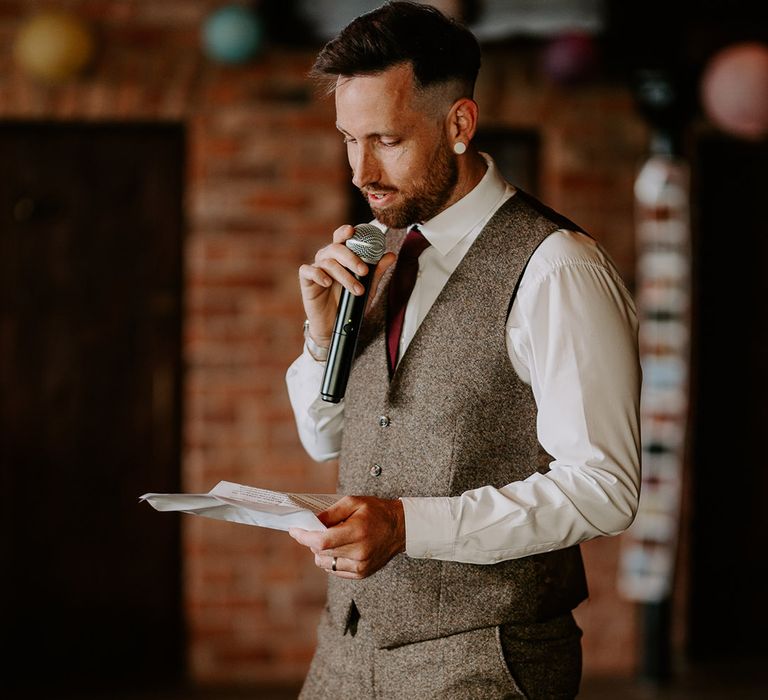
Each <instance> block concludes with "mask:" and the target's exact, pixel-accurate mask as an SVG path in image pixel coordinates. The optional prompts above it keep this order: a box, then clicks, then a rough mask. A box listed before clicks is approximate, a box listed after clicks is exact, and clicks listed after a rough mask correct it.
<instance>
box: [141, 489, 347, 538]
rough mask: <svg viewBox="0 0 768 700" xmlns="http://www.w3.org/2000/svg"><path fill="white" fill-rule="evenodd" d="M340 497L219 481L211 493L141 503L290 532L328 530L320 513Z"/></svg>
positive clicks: (152, 496)
mask: <svg viewBox="0 0 768 700" xmlns="http://www.w3.org/2000/svg"><path fill="white" fill-rule="evenodd" d="M339 498H340V496H337V495H336V494H332V493H321V494H310V493H281V492H279V491H268V490H266V489H259V488H255V487H254V486H243V485H242V484H234V483H232V482H230V481H220V482H219V483H218V484H216V486H214V487H213V488H212V489H211V490H210V491H209V492H208V493H203V494H194V493H145V494H144V495H143V496H141V498H140V500H142V501H147V503H149V504H150V505H151V506H152V507H153V508H154V509H155V510H159V511H181V512H182V513H189V514H190V515H203V516H205V517H206V518H215V519H216V520H228V521H229V522H233V523H242V524H243V525H257V526H258V527H269V528H272V529H275V530H286V531H287V530H288V529H290V528H292V527H298V528H302V529H304V530H325V529H326V527H325V525H323V523H321V522H320V520H318V518H317V513H319V512H321V511H323V510H325V509H326V508H329V507H330V506H332V505H333V504H334V503H336V501H338V500H339Z"/></svg>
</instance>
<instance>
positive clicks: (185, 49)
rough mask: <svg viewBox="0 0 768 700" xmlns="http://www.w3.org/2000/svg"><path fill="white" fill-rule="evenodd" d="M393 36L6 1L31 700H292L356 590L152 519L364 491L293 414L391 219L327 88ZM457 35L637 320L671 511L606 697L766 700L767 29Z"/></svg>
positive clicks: (512, 168)
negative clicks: (336, 63)
mask: <svg viewBox="0 0 768 700" xmlns="http://www.w3.org/2000/svg"><path fill="white" fill-rule="evenodd" d="M378 4H379V3H378V2H376V1H375V0H374V1H367V0H338V1H336V2H332V1H331V0H261V1H260V2H237V3H235V2H218V1H214V0H165V1H163V2H158V1H156V0H61V1H60V2H46V1H45V0H0V39H2V41H0V466H1V467H2V493H3V507H2V509H1V510H2V531H1V532H0V542H2V560H3V576H2V591H3V595H2V605H3V616H2V619H3V627H4V632H5V634H4V636H5V639H6V643H5V645H4V648H5V651H4V652H3V656H2V663H3V685H4V686H5V687H6V688H8V689H9V690H10V693H11V694H10V696H11V697H14V698H15V697H33V696H34V697H37V696H38V695H42V696H44V697H89V698H90V697H125V698H144V697H146V698H150V697H154V698H187V697H209V698H230V697H231V698H235V697H237V698H239V697H252V698H290V697H295V696H296V692H297V688H298V687H299V686H300V684H301V680H302V678H303V676H304V674H305V672H306V669H307V667H308V664H309V661H310V659H311V656H312V652H313V649H314V643H315V626H316V624H317V620H318V617H319V613H320V609H321V606H322V604H323V601H324V596H325V575H324V574H323V573H322V572H320V571H319V570H317V569H316V568H315V566H314V565H313V562H312V561H311V558H309V557H308V556H307V555H306V552H305V551H304V550H303V548H300V547H299V546H298V545H296V544H295V543H294V542H293V541H292V540H290V538H288V537H287V536H286V535H285V534H284V533H281V532H275V531H268V530H263V529H256V528H249V527H246V526H242V525H235V524H231V523H224V522H218V521H213V520H208V519H203V518H196V517H193V516H187V515H183V516H179V515H177V514H167V513H157V512H155V511H153V510H152V509H151V508H150V507H149V506H148V505H147V504H139V503H138V496H139V495H141V494H143V493H145V492H148V491H154V492H179V491H183V492H191V493H204V492H206V491H208V490H209V489H210V488H212V487H213V486H214V485H215V484H216V483H217V482H218V481H219V480H222V479H224V480H228V481H234V482H239V483H244V484H250V485H254V486H259V487H262V488H268V489H275V490H284V491H300V492H333V491H334V488H335V464H321V465H317V464H314V463H312V462H311V461H310V460H309V458H308V457H307V456H306V455H305V454H304V453H303V451H302V449H301V447H300V445H299V442H298V439H297V436H296V431H295V426H294V422H293V416H292V413H291V410H290V406H289V403H288V398H287V395H286V391H285V388H284V374H285V371H286V369H287V367H288V365H289V364H290V363H291V362H292V361H293V359H294V358H295V357H296V356H297V355H298V353H299V352H300V350H301V344H302V334H301V324H302V320H303V314H302V310H301V304H300V298H299V294H298V291H297V277H296V276H297V268H298V267H299V265H300V264H301V263H303V262H305V261H308V260H310V259H311V258H312V257H313V256H314V252H315V251H316V250H317V249H318V248H319V247H320V246H321V245H324V244H325V242H326V241H327V240H328V238H329V236H330V234H331V232H332V231H333V230H334V229H335V228H336V227H337V226H339V225H340V224H342V223H359V222H360V221H365V220H368V219H369V218H370V213H369V212H368V211H367V207H366V206H365V203H364V201H363V200H362V198H360V197H359V195H358V194H357V193H356V192H355V191H354V189H353V188H352V186H351V184H350V173H349V168H348V165H347V163H346V157H345V150H344V146H343V144H342V142H341V139H340V138H339V135H338V133H337V132H336V130H335V128H334V112H333V104H332V100H328V99H323V98H321V97H320V96H318V95H316V94H315V93H314V92H313V89H312V87H311V85H310V84H309V82H308V81H307V79H306V73H307V71H308V70H309V68H310V66H311V64H312V61H313V58H314V55H315V54H316V52H317V51H318V50H319V48H320V47H321V46H322V45H323V43H324V42H325V41H326V40H327V39H329V38H330V37H331V36H333V35H334V34H335V33H336V32H337V31H338V30H339V29H340V28H342V27H343V26H344V25H345V24H346V23H347V22H348V21H349V20H351V19H352V18H353V17H355V16H357V15H358V14H361V13H362V12H364V11H367V10H370V9H373V8H374V7H376V6H377V5H378ZM432 4H435V5H438V6H440V7H441V9H443V10H445V11H446V12H448V13H451V14H453V15H454V16H456V17H458V18H460V19H462V20H463V21H465V22H467V23H468V24H469V26H470V27H471V28H472V29H473V30H474V31H475V32H476V34H477V35H478V37H479V38H480V40H481V42H482V45H483V52H484V59H483V68H482V70H481V74H480V79H479V83H478V87H477V95H476V97H477V100H478V103H479V105H480V110H481V124H482V130H481V132H480V134H479V135H478V142H479V143H480V144H481V145H482V147H483V148H484V149H485V150H487V151H489V152H490V153H492V154H493V155H494V156H495V157H496V158H497V162H498V163H499V165H500V167H501V170H502V171H503V172H504V173H505V175H506V176H507V178H508V179H509V180H510V181H511V182H513V183H514V184H516V185H519V186H521V187H523V188H524V189H527V190H529V191H531V192H532V193H533V194H535V195H537V196H538V197H539V198H541V199H543V200H544V201H545V202H546V203H547V204H549V205H550V206H552V207H554V208H555V209H557V210H559V211H561V212H562V213H563V214H565V215H566V216H568V217H569V218H571V219H573V220H574V221H576V222H577V223H579V224H580V225H581V226H583V227H584V228H585V229H586V230H588V231H590V232H591V233H592V234H593V235H594V236H595V237H596V238H597V239H598V240H599V241H600V242H601V243H602V245H603V246H604V247H605V248H606V249H607V250H608V252H609V253H610V255H611V256H612V257H613V259H614V260H615V262H616V264H617V266H618V267H619V270H620V272H621V273H622V275H623V278H624V279H625V281H626V282H627V284H628V286H629V287H630V289H632V290H633V292H634V294H635V297H636V299H637V302H638V310H639V313H640V318H641V350H642V353H643V369H644V375H645V385H644V389H643V435H644V447H643V449H644V452H643V456H644V485H643V489H644V491H643V500H642V505H641V512H640V514H639V516H638V519H637V521H636V523H635V524H634V525H633V527H632V528H631V529H630V530H629V531H628V532H627V533H626V534H624V535H622V536H620V537H617V538H612V539H600V540H595V541H591V542H588V543H586V544H585V545H583V552H584V556H585V559H586V565H587V571H588V575H589V583H590V590H591V595H590V598H589V600H587V601H586V602H585V603H583V604H582V605H581V606H580V607H579V609H578V610H577V613H576V614H577V618H578V621H579V623H580V625H581V626H582V627H583V629H584V631H585V637H584V674H585V680H584V685H583V693H582V696H583V697H585V698H590V697H591V698H615V697H625V698H634V697H637V698H641V697H642V698H646V697H664V698H737V697H743V698H747V697H749V698H751V697H755V698H756V697H761V698H762V697H768V695H766V693H767V692H768V682H767V681H766V670H765V666H766V664H765V662H766V660H768V657H767V656H766V651H767V649H768V644H767V643H766V635H765V630H766V629H768V603H767V602H766V595H765V581H766V563H765V559H766V552H768V516H766V512H768V509H766V508H765V506H764V503H763V499H764V498H765V496H766V495H768V483H767V480H768V477H767V476H766V474H768V469H766V466H768V465H767V464H766V457H765V456H764V454H765V452H764V444H763V441H762V438H763V437H764V435H765V432H766V428H767V427H768V421H767V420H766V419H767V418H768V411H767V410H766V401H765V397H766V392H768V373H767V372H766V368H765V362H764V358H765V347H766V341H767V340H768V315H767V314H766V306H767V305H768V304H767V302H766V300H767V299H768V283H767V282H766V280H767V279H768V274H766V270H768V242H767V241H768V226H767V225H766V216H765V212H764V211H763V209H762V204H763V202H764V200H765V193H766V192H768V167H767V166H768V138H767V136H768V45H767V43H766V42H768V21H766V19H767V18H766V10H765V7H766V6H765V3H764V2H758V1H757V0H754V1H748V0H728V1H727V2H726V1H725V0H699V1H698V2H668V1H667V2H662V1H661V0H646V1H644V2H632V1H630V2H622V1H621V0H604V1H602V2H601V1H599V0H538V1H537V0H485V1H483V0H475V1H466V0H465V1H463V2H462V1H460V0H457V1H455V2H450V1H445V2H434V3H432Z"/></svg>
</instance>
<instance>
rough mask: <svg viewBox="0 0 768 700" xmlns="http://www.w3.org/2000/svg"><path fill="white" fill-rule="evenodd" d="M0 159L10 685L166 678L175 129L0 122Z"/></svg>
mask: <svg viewBox="0 0 768 700" xmlns="http://www.w3.org/2000/svg"><path fill="white" fill-rule="evenodd" d="M0 164H1V167H0V468H1V472H2V508H0V510H1V511H2V532H0V541H2V557H3V576H2V578H3V584H2V585H3V590H4V595H3V598H2V606H3V631H4V637H5V640H6V652H5V657H6V658H5V659H4V662H5V663H4V664H3V665H4V668H5V669H7V670H6V671H5V672H4V678H3V684H4V686H10V687H17V686H18V687H25V688H27V687H31V686H36V685H50V686H52V687H56V688H58V689H60V690H61V689H64V688H79V687H83V688H85V687H89V686H91V685H98V684H99V683H102V682H117V683H118V684H119V685H120V686H123V685H125V686H128V685H136V684H140V683H142V682H145V681H149V680H152V681H158V680H161V681H162V680H168V679H171V678H173V677H176V676H178V675H179V674H180V673H181V659H182V645H183V638H182V618H181V600H180V590H181V586H180V551H179V550H180V546H179V522H178V518H176V517H174V516H170V517H166V516H164V515H161V514H158V513H155V512H154V511H151V509H150V508H149V507H148V506H146V504H139V503H138V502H137V499H138V496H139V495H140V494H142V493H144V492H146V491H176V490H178V488H179V461H180V460H179V446H180V438H179V435H180V391H181V360H180V354H181V353H180V319H181V306H180V299H181V270H182V266H181V245H182V213H181V212H182V209H181V207H182V188H183V184H182V183H183V168H184V133H183V129H182V128H181V127H180V126H179V125H162V126H149V125H94V124H78V125H63V124H44V123H0ZM30 669H34V670H33V672H32V673H30Z"/></svg>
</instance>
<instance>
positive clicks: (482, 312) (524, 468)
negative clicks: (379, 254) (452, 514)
mask: <svg viewBox="0 0 768 700" xmlns="http://www.w3.org/2000/svg"><path fill="white" fill-rule="evenodd" d="M562 227H568V228H571V229H577V227H575V226H574V225H573V224H571V223H570V222H568V221H566V220H564V219H562V218H561V217H559V216H558V215H557V214H555V213H554V212H552V211H551V210H549V209H546V208H545V207H543V205H541V204H540V203H538V202H537V201H536V200H534V199H533V198H531V197H529V196H528V195H525V194H524V193H522V192H519V191H518V193H517V194H516V195H515V196H514V197H512V198H511V199H510V200H508V201H507V202H506V203H505V204H504V205H503V206H502V207H501V208H500V209H499V210H498V211H497V212H496V214H495V215H494V216H493V218H492V219H491V220H490V221H489V223H488V224H487V225H486V226H485V228H484V229H483V230H482V231H481V233H480V234H479V236H478V237H477V239H476V240H475V242H474V243H473V245H472V246H471V247H470V249H469V251H468V252H467V254H466V255H465V257H464V259H463V260H462V261H461V263H460V264H459V266H458V267H457V268H456V270H455V271H454V273H453V274H452V275H451V277H450V278H449V280H448V282H447V283H446V285H445V287H444V288H443V290H442V292H441V293H440V295H439V296H438V298H437V300H436V301H435V303H434V305H433V306H432V308H431V309H430V311H429V313H428V314H427V316H426V317H425V318H424V320H423V322H422V324H421V326H420V327H419V329H418V331H417V332H416V334H415V336H414V338H413V340H412V341H411V343H410V345H409V346H408V349H407V351H406V352H405V353H404V355H403V357H402V358H401V360H400V362H399V363H398V366H397V368H396V370H395V372H394V375H393V376H392V377H390V376H389V369H388V366H387V353H386V341H385V328H384V326H385V315H386V309H385V306H386V288H387V286H388V281H389V276H390V275H389V271H388V272H387V274H386V276H385V278H384V279H383V280H382V283H381V285H380V287H379V291H378V292H377V295H376V298H375V299H374V300H373V302H372V304H371V308H370V310H369V313H368V315H367V316H366V319H365V322H364V324H363V327H362V328H361V334H360V339H359V342H358V350H357V358H356V360H355V364H354V367H353V370H352V374H351V375H350V380H349V385H348V388H347V394H346V398H345V401H344V438H343V443H342V452H341V461H340V467H339V493H344V494H350V495H372V496H378V497H381V498H396V497H398V496H427V497H428V496H457V495H460V494H461V493H463V492H464V491H466V490H468V489H474V488H478V487H481V486H485V485H491V486H494V487H497V488H498V487H502V486H504V485H506V484H508V483H510V482H513V481H517V480H522V479H525V478H527V477H528V476H530V475H531V474H533V473H534V472H535V471H537V470H538V471H546V470H547V469H548V462H549V460H550V459H551V458H550V457H549V455H547V454H546V453H545V452H544V451H543V449H542V448H541V446H540V445H539V443H538V440H537V438H536V405H535V402H534V399H533V394H532V392H531V389H530V387H529V386H528V385H527V384H525V383H524V382H523V381H522V380H520V378H519V377H518V376H517V374H516V373H515V371H514V369H513V367H512V365H511V362H510V360H509V354H508V352H507V347H506V341H505V326H506V320H507V316H508V314H509V309H510V307H511V303H512V300H513V299H514V295H515V291H516V289H517V286H518V283H519V280H520V277H521V275H522V273H523V270H524V269H525V266H526V264H527V262H528V259H529V258H530V256H531V255H532V253H533V252H534V251H535V249H536V248H537V247H538V245H539V244H540V243H541V242H542V241H543V240H544V238H546V237H547V236H548V235H549V234H551V233H552V232H554V231H555V230H557V229H558V228H562ZM403 237H404V234H403V232H402V231H400V232H395V231H391V232H389V234H388V246H389V247H390V248H391V249H392V250H397V249H398V248H399V246H400V244H401V243H402V239H403ZM390 238H391V240H389V239H390ZM510 537H511V538H514V532H510ZM552 544H553V547H555V546H557V543H552ZM586 595H587V588H586V581H585V577H584V568H583V564H582V560H581V554H580V552H579V548H578V547H569V548H566V549H559V550H555V551H551V552H547V553H544V554H537V555H533V556H528V557H524V558H521V559H514V560H508V561H500V562H498V563H496V564H491V565H475V564H464V563H459V562H448V561H438V560H434V559H412V558H410V557H408V556H407V555H405V554H400V555H397V556H396V557H395V558H394V559H392V560H391V561H390V562H389V563H388V564H387V565H386V566H385V567H384V568H383V569H381V570H380V571H378V572H377V573H375V574H374V575H373V576H370V577H368V578H366V579H363V580H360V581H349V580H342V579H339V578H336V577H331V578H330V579H329V592H328V610H329V613H330V616H331V619H332V620H333V621H334V623H335V624H337V625H338V626H339V627H340V628H341V629H344V628H345V626H346V625H347V622H348V619H349V618H348V616H349V615H350V612H351V611H352V610H353V609H354V608H353V601H354V605H356V606H357V610H358V611H359V613H360V615H361V616H363V617H365V618H366V620H367V621H368V623H369V624H370V626H371V628H372V629H373V631H374V635H375V638H376V643H377V644H378V646H379V647H386V648H390V647H396V646H400V645H402V644H407V643H411V642H417V641H424V640H427V639H435V638H438V637H443V636H447V635H450V634H454V633H457V632H463V631H468V630H471V629H477V628H480V627H487V626H491V625H498V624H504V623H509V622H512V623H514V622H521V623H522V622H533V621H541V620H546V619H548V618H552V617H555V616H557V615H560V614H563V613H565V612H567V611H569V610H571V609H573V608H574V607H576V605H578V604H579V603H580V602H581V601H582V600H583V599H584V598H585V597H586Z"/></svg>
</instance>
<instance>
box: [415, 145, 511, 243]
mask: <svg viewBox="0 0 768 700" xmlns="http://www.w3.org/2000/svg"><path fill="white" fill-rule="evenodd" d="M481 155H482V156H483V158H484V159H485V161H486V163H487V164H488V169H487V170H486V171H485V175H483V177H482V179H481V180H480V182H478V183H477V185H475V187H474V189H472V190H470V191H469V192H468V193H467V194H465V195H464V196H463V197H462V198H461V199H460V200H459V201H458V202H456V203H455V204H452V205H451V206H450V207H448V208H447V209H444V210H443V211H441V212H440V213H439V214H438V215H437V216H435V217H433V218H431V219H430V220H429V221H425V222H424V223H423V224H419V230H420V231H421V232H422V234H424V237H425V238H426V239H427V240H428V241H429V242H430V244H431V245H432V246H433V247H434V248H435V249H436V250H437V251H438V253H440V255H442V256H445V255H448V253H450V252H451V250H453V248H454V247H455V246H456V245H457V244H458V243H459V241H461V240H462V239H463V238H464V237H465V236H467V235H468V234H469V233H470V232H472V231H473V230H474V229H475V228H476V227H477V226H478V224H480V222H482V221H483V220H485V219H487V218H488V217H489V215H490V214H492V213H493V212H494V211H495V210H496V209H497V208H498V206H499V203H500V202H501V200H502V198H503V197H504V195H505V193H506V191H507V183H506V181H505V180H504V178H503V177H502V176H501V173H499V170H498V168H497V167H496V164H495V163H494V162H493V159H492V158H491V157H490V156H489V155H487V154H485V153H483V154H481Z"/></svg>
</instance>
